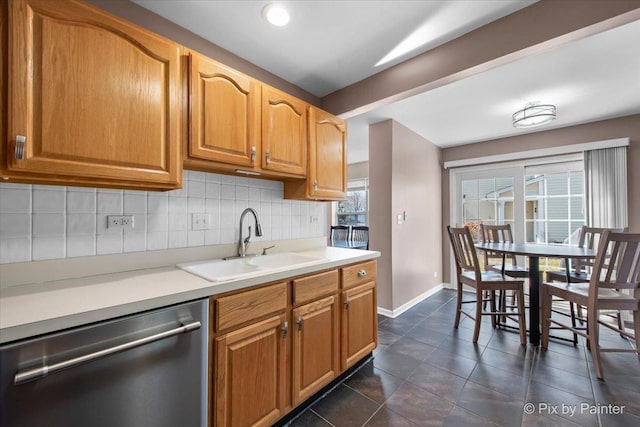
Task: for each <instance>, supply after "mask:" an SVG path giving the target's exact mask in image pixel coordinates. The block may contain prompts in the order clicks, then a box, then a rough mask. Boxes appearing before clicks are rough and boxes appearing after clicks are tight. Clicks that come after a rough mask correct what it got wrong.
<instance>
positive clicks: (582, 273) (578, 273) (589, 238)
mask: <svg viewBox="0 0 640 427" xmlns="http://www.w3.org/2000/svg"><path fill="white" fill-rule="evenodd" d="M607 230H609V231H613V232H623V231H625V229H622V228H599V227H587V226H586V225H583V226H582V227H581V228H580V233H579V235H578V236H579V237H578V247H579V248H587V249H596V248H597V247H598V243H599V241H600V239H601V237H602V234H603V233H604V232H605V231H607ZM593 263H594V260H593V259H569V260H566V261H565V265H564V266H563V267H562V268H561V269H559V270H553V271H547V274H546V280H547V281H550V282H551V281H554V280H556V281H558V282H569V283H588V282H589V280H590V276H591V269H592V267H593ZM567 267H568V268H567ZM567 273H568V274H567Z"/></svg>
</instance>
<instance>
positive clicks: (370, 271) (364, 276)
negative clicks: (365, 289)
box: [342, 260, 377, 289]
mask: <svg viewBox="0 0 640 427" xmlns="http://www.w3.org/2000/svg"><path fill="white" fill-rule="evenodd" d="M376 273H377V269H376V261H375V260H374V261H367V262H361V263H360V264H355V265H351V266H349V267H344V268H343V269H342V289H349V288H352V287H354V286H357V285H360V284H362V283H366V282H371V281H375V280H376Z"/></svg>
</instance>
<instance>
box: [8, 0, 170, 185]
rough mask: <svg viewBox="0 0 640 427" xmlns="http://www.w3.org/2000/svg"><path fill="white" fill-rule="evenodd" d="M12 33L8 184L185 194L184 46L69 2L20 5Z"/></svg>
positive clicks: (15, 3) (12, 10) (13, 7)
mask: <svg viewBox="0 0 640 427" xmlns="http://www.w3.org/2000/svg"><path fill="white" fill-rule="evenodd" d="M8 27H9V44H10V46H9V61H8V70H9V71H8V83H9V84H8V86H9V92H8V107H9V108H8V112H9V114H8V134H9V135H8V143H7V144H5V148H6V149H5V150H3V152H4V153H5V156H6V159H3V160H4V161H3V164H4V165H6V167H7V170H6V171H4V172H5V173H6V175H8V176H9V177H14V176H15V177H16V180H22V181H23V182H24V180H25V179H27V178H33V181H34V182H43V181H44V182H52V183H80V184H82V183H84V184H87V183H94V184H98V183H101V185H102V186H113V187H120V188H122V187H125V188H126V187H132V188H161V189H169V188H176V187H179V186H180V181H181V177H182V159H181V158H180V136H181V132H182V131H181V124H180V114H181V96H182V95H181V91H180V85H181V80H180V55H181V52H182V48H181V47H180V46H179V45H177V44H174V43H172V42H170V41H168V40H165V39H163V38H160V37H158V36H156V35H153V34H151V33H149V32H147V31H145V30H143V29H141V28H139V27H136V26H134V25H132V24H129V23H126V22H125V21H122V20H120V19H118V18H115V17H113V16H111V15H109V14H107V13H106V12H103V11H100V10H99V9H97V8H94V7H92V6H90V5H87V4H84V3H81V2H73V1H68V0H59V1H55V2H52V1H48V0H12V1H10V2H9V26H8ZM21 141H25V142H24V144H22V143H21ZM16 145H18V146H19V147H18V148H20V146H23V147H24V150H23V154H22V155H20V154H19V153H17V155H14V153H16V152H17V151H20V150H16Z"/></svg>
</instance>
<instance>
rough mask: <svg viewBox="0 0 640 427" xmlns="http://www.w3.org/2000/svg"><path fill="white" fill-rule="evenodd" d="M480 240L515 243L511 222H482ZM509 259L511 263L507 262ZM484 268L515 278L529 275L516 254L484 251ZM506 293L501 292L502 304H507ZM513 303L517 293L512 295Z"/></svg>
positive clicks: (500, 299) (483, 241)
mask: <svg viewBox="0 0 640 427" xmlns="http://www.w3.org/2000/svg"><path fill="white" fill-rule="evenodd" d="M479 231H480V233H479V237H480V241H481V242H482V243H514V240H513V233H512V232H511V225H510V224H501V225H487V224H483V223H481V224H480V230H479ZM507 259H508V260H509V264H507V262H506V261H507ZM484 269H485V271H486V270H492V271H495V272H497V273H500V274H504V275H506V276H509V277H513V278H525V277H528V276H529V270H528V269H527V268H526V267H523V266H521V265H518V260H517V259H516V256H515V255H506V254H504V253H503V254H500V253H497V252H491V251H484ZM506 297H507V296H506V293H505V292H502V293H500V295H499V297H498V300H499V301H500V304H501V305H502V306H505V305H506ZM511 304H512V305H514V304H515V295H512V297H511Z"/></svg>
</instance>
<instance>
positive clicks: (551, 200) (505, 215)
mask: <svg viewBox="0 0 640 427" xmlns="http://www.w3.org/2000/svg"><path fill="white" fill-rule="evenodd" d="M534 161H535V162H536V163H538V164H533V162H534ZM451 182H452V183H453V185H452V194H451V201H452V206H451V214H452V217H451V224H456V225H457V226H461V225H464V224H467V225H469V226H470V228H471V229H472V230H474V229H477V228H479V227H477V224H479V223H484V224H489V225H492V224H510V225H511V229H512V231H513V235H514V239H515V241H516V242H537V243H548V244H561V245H562V244H564V245H568V244H574V245H575V244H576V243H577V240H578V233H579V230H580V227H581V226H582V225H583V224H585V223H586V220H585V191H584V188H585V186H584V162H583V160H582V156H581V155H567V156H558V157H553V158H546V159H544V160H542V162H541V159H537V160H529V161H521V162H513V163H503V164H500V165H484V166H476V167H469V168H464V169H458V170H455V171H453V170H452V181H451ZM475 237H476V238H478V237H479V236H475ZM522 265H524V259H523V260H522ZM559 266H560V260H558V259H548V260H547V259H541V260H540V268H541V269H542V270H543V269H548V268H552V267H553V268H557V267H559ZM452 277H453V276H452Z"/></svg>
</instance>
